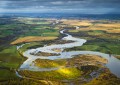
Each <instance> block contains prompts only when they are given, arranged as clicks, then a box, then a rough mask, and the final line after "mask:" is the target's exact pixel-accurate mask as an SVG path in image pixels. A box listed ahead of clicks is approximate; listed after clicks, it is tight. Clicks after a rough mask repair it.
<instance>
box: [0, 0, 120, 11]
mask: <svg viewBox="0 0 120 85" xmlns="http://www.w3.org/2000/svg"><path fill="white" fill-rule="evenodd" d="M119 4H120V0H57V1H56V0H0V12H3V11H4V12H71V13H72V12H78V13H112V12H113V13H120V11H119V10H118V9H119V8H120V5H119Z"/></svg>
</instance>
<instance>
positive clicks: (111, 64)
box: [19, 30, 120, 77]
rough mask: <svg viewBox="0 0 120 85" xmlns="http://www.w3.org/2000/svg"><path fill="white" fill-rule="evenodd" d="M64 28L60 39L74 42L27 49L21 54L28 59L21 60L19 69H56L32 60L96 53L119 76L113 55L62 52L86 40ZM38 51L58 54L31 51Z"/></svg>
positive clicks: (119, 70)
mask: <svg viewBox="0 0 120 85" xmlns="http://www.w3.org/2000/svg"><path fill="white" fill-rule="evenodd" d="M64 31H65V30H62V31H60V33H61V34H65V35H66V36H65V37H63V38H62V40H70V41H71V40H72V41H74V42H71V43H65V44H56V45H48V46H44V47H38V48H36V49H29V50H27V51H25V52H24V53H23V56H25V57H27V58H28V59H27V60H26V61H25V62H23V64H22V65H21V66H20V68H19V70H31V71H51V70H57V69H59V68H60V67H58V68H40V67H37V66H35V65H34V63H33V61H35V60H36V59H50V60H55V59H66V58H72V57H73V56H75V55H79V54H93V55H98V56H101V57H104V58H106V59H107V60H108V63H107V64H106V67H107V68H109V70H110V71H111V72H112V73H113V74H115V75H116V76H117V77H120V60H118V59H117V58H115V57H114V56H112V55H111V56H110V55H109V54H105V53H101V52H94V51H70V52H63V50H64V49H66V48H72V47H77V46H82V45H83V44H84V43H86V42H87V40H85V39H80V38H75V37H73V36H72V35H69V34H67V33H64ZM53 49H61V51H60V52H56V51H54V50H53ZM38 52H46V53H56V54H60V55H59V56H47V57H45V56H35V55H32V54H31V53H34V54H35V53H38Z"/></svg>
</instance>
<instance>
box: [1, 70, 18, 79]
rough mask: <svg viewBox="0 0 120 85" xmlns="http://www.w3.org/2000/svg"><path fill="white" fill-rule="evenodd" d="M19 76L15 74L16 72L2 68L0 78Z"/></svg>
mask: <svg viewBox="0 0 120 85" xmlns="http://www.w3.org/2000/svg"><path fill="white" fill-rule="evenodd" d="M14 78H18V77H17V76H16V74H15V72H13V71H10V70H6V69H0V80H3V79H5V80H7V79H14Z"/></svg>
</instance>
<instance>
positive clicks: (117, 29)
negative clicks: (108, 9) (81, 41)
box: [62, 20, 120, 33]
mask: <svg viewBox="0 0 120 85" xmlns="http://www.w3.org/2000/svg"><path fill="white" fill-rule="evenodd" d="M62 22H63V24H66V25H70V26H88V27H80V28H79V29H77V30H78V31H79V30H80V31H82V30H83V31H88V30H103V31H106V32H109V33H120V22H114V21H107V20H106V21H103V20H62ZM95 22H99V23H95Z"/></svg>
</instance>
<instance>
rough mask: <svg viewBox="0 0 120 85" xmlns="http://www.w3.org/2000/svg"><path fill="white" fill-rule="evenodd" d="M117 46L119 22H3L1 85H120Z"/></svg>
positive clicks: (18, 19) (0, 25)
mask: <svg viewBox="0 0 120 85" xmlns="http://www.w3.org/2000/svg"><path fill="white" fill-rule="evenodd" d="M119 43H120V21H119V20H94V19H74V20H72V19H66V18H65V19H57V18H56V19H52V18H28V17H24V18H23V17H10V18H7V17H6V18H2V17H1V18H0V85H94V84H95V85H100V84H101V83H102V82H104V84H103V85H119V84H120V73H119V72H118V71H116V70H119V67H118V68H117V67H116V68H117V69H116V70H115V71H113V68H112V65H111V64H113V63H111V62H110V60H111V61H112V62H114V64H115V65H116V64H117V66H119V63H120V57H119V56H120V44H119ZM113 60H114V61H113ZM109 65H110V66H109ZM107 66H108V67H107ZM113 66H114V65H113Z"/></svg>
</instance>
